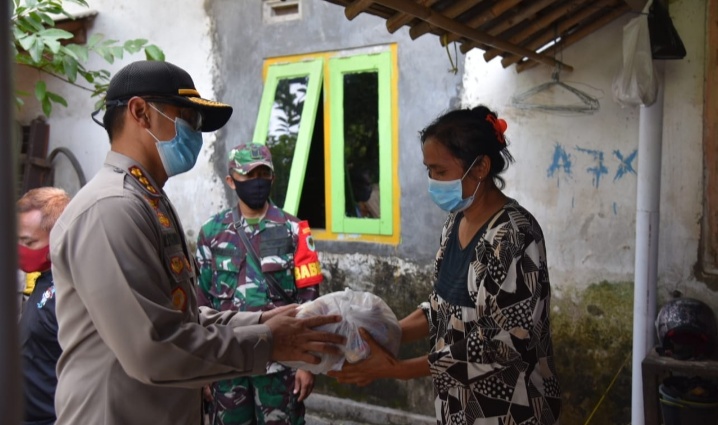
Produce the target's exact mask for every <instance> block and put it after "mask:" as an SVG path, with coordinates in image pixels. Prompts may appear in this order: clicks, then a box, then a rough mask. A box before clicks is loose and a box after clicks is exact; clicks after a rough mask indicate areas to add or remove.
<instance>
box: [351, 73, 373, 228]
mask: <svg viewBox="0 0 718 425" xmlns="http://www.w3.org/2000/svg"><path fill="white" fill-rule="evenodd" d="M378 82H379V74H378V73H377V72H375V71H374V72H358V73H349V74H344V81H343V85H344V105H343V106H344V170H345V173H344V176H345V182H344V187H345V194H346V197H345V200H346V205H345V215H346V217H359V218H379V217H380V208H379V94H378Z"/></svg>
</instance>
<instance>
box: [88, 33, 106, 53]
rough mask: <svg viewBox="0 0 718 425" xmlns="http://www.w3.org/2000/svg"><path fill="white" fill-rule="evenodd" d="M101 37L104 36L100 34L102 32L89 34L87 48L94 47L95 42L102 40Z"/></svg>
mask: <svg viewBox="0 0 718 425" xmlns="http://www.w3.org/2000/svg"><path fill="white" fill-rule="evenodd" d="M103 38H105V36H104V35H102V34H99V33H96V34H92V35H91V36H90V39H89V40H87V47H88V49H92V48H94V47H95V46H96V45H97V43H99V42H100V41H102V39H103Z"/></svg>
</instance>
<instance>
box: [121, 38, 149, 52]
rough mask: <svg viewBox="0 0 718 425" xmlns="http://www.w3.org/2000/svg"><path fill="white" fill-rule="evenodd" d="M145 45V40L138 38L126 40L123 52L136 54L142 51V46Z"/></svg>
mask: <svg viewBox="0 0 718 425" xmlns="http://www.w3.org/2000/svg"><path fill="white" fill-rule="evenodd" d="M145 44H147V40H144V39H141V38H138V39H136V40H127V41H125V46H124V47H125V50H127V52H128V53H137V52H139V51H140V50H142V46H144V45H145Z"/></svg>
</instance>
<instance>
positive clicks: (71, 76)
mask: <svg viewBox="0 0 718 425" xmlns="http://www.w3.org/2000/svg"><path fill="white" fill-rule="evenodd" d="M62 65H63V67H64V70H65V75H67V79H68V80H69V81H70V82H71V83H74V82H75V80H77V68H78V65H79V64H78V63H77V60H75V58H73V57H71V56H69V55H67V56H65V57H63V58H62Z"/></svg>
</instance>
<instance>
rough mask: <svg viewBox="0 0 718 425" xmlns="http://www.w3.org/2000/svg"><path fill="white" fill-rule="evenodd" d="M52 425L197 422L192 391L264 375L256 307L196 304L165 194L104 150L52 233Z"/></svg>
mask: <svg viewBox="0 0 718 425" xmlns="http://www.w3.org/2000/svg"><path fill="white" fill-rule="evenodd" d="M50 246H51V258H52V264H53V274H54V276H55V286H56V290H57V312H58V315H57V318H58V322H59V326H60V330H59V336H58V337H59V341H60V345H61V346H62V348H63V350H64V351H63V354H62V355H61V357H60V360H59V362H58V366H57V372H58V387H57V393H56V397H55V407H56V410H57V416H58V418H57V425H76V424H93V425H95V424H104V425H126V424H173V425H174V424H198V423H200V404H201V401H200V400H201V392H200V388H201V387H202V386H203V385H205V384H208V383H210V382H213V381H217V380H220V379H228V378H233V377H236V376H239V375H251V374H259V373H263V372H264V370H265V365H266V363H267V361H269V356H270V353H271V342H272V341H271V333H270V331H269V328H268V327H267V326H266V325H259V324H258V322H259V317H260V313H235V312H223V313H219V312H216V311H214V310H205V308H204V307H203V308H202V311H199V310H198V308H197V300H196V296H195V276H194V275H195V270H194V266H193V260H192V257H191V256H190V255H191V254H190V253H189V252H188V250H187V246H186V242H185V238H184V231H183V230H182V228H181V225H180V223H179V221H178V220H177V218H176V213H175V211H174V208H173V207H172V205H171V203H170V202H169V200H168V199H167V197H166V195H165V194H164V192H163V191H162V190H161V189H159V187H158V186H157V185H156V184H155V183H154V182H153V181H152V179H151V177H150V176H149V174H148V173H147V172H146V171H145V170H144V169H142V167H141V166H140V165H139V164H138V163H136V162H134V161H133V160H132V159H130V158H128V157H126V156H124V155H121V154H118V153H116V152H109V153H108V155H107V159H106V161H105V164H104V166H103V168H102V169H101V170H100V171H99V172H98V174H97V175H96V176H95V178H93V179H92V181H90V182H89V183H88V184H87V185H86V186H85V187H83V188H82V189H81V190H80V191H79V192H78V194H77V195H76V196H75V197H74V199H73V200H72V201H71V202H70V204H69V205H68V207H67V208H66V209H65V211H64V213H63V214H62V216H61V217H60V219H59V220H58V222H57V223H56V224H55V226H54V228H53V230H52V232H51V235H50Z"/></svg>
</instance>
